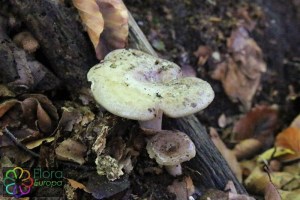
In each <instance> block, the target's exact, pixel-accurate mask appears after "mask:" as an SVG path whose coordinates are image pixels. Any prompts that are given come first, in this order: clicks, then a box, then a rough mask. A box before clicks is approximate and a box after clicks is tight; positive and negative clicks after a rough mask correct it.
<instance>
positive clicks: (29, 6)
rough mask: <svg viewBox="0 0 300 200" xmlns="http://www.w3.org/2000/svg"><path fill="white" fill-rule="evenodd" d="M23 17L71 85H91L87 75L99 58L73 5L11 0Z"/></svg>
mask: <svg viewBox="0 0 300 200" xmlns="http://www.w3.org/2000/svg"><path fill="white" fill-rule="evenodd" d="M10 3H11V5H12V6H13V8H14V9H15V12H16V14H17V15H18V16H19V19H20V20H22V21H23V22H24V23H25V24H26V26H27V29H28V30H30V31H31V32H32V33H33V35H34V36H35V38H36V39H37V40H38V42H39V44H40V46H41V48H42V51H43V54H44V55H45V56H46V58H47V62H49V63H50V65H51V68H52V70H53V72H54V73H55V74H56V75H57V76H58V77H59V78H60V80H62V81H63V82H64V83H65V85H66V86H68V87H69V88H74V87H81V86H88V83H87V78H86V74H87V72H88V70H89V68H91V67H92V66H93V65H94V64H96V63H97V62H98V61H97V60H96V56H95V52H94V50H93V47H92V45H91V43H90V41H89V39H88V37H87V34H86V33H84V31H83V27H82V25H81V24H80V21H78V20H77V19H78V15H77V13H76V10H75V9H73V8H67V7H66V6H65V5H63V4H62V3H61V1H58V0H57V1H56V0H10Z"/></svg>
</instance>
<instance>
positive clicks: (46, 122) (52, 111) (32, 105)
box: [20, 95, 58, 133]
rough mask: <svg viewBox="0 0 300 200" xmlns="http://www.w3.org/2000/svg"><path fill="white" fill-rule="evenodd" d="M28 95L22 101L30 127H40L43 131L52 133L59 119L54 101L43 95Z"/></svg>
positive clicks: (25, 119) (26, 120)
mask: <svg viewBox="0 0 300 200" xmlns="http://www.w3.org/2000/svg"><path fill="white" fill-rule="evenodd" d="M26 97H28V98H26V99H24V100H23V101H22V102H20V104H21V107H22V111H23V114H22V118H23V120H24V122H25V123H26V124H27V125H28V127H29V128H32V129H36V128H38V129H39V130H40V131H41V132H43V133H52V131H53V130H54V129H55V128H56V125H57V120H58V114H57V111H56V108H55V107H54V105H53V104H52V102H51V101H50V100H49V99H48V98H47V97H45V96H43V95H38V96H37V95H34V96H29V95H28V96H26ZM46 109H47V111H46Z"/></svg>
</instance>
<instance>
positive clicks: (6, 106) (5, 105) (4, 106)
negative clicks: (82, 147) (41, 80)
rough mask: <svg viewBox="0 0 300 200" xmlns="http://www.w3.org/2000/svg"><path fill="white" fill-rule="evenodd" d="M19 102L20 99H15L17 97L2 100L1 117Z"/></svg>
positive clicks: (0, 105) (0, 106)
mask: <svg viewBox="0 0 300 200" xmlns="http://www.w3.org/2000/svg"><path fill="white" fill-rule="evenodd" d="M17 103H18V100H15V99H11V100H7V101H4V102H2V103H1V104H0V118H1V117H2V116H3V115H4V114H5V113H6V112H7V111H8V110H9V109H11V108H12V107H13V106H14V105H16V104H17Z"/></svg>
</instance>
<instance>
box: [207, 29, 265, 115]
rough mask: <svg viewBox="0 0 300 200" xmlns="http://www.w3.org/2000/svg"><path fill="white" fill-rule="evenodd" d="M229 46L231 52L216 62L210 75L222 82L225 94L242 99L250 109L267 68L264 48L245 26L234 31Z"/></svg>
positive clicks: (236, 100)
mask: <svg viewBox="0 0 300 200" xmlns="http://www.w3.org/2000/svg"><path fill="white" fill-rule="evenodd" d="M227 47H228V51H229V52H231V53H232V56H227V58H226V60H225V61H224V62H221V63H219V64H217V67H216V69H215V70H214V71H213V72H212V75H211V77H212V78H213V79H216V80H219V81H221V82H222V85H223V88H224V90H225V92H226V94H227V95H228V97H229V98H230V99H231V100H232V101H233V102H238V101H239V102H241V103H242V105H243V107H244V108H245V109H246V110H248V109H250V108H251V102H252V98H253V97H254V95H255V93H256V90H257V89H258V86H259V83H260V78H261V74H262V73H263V72H265V71H266V64H265V62H264V61H263V55H262V51H261V49H260V48H259V46H258V45H257V44H256V42H255V41H254V40H253V39H251V38H250V37H249V35H248V33H247V31H246V29H245V28H243V27H239V28H237V29H235V30H233V31H232V33H231V36H230V38H229V39H228V41H227Z"/></svg>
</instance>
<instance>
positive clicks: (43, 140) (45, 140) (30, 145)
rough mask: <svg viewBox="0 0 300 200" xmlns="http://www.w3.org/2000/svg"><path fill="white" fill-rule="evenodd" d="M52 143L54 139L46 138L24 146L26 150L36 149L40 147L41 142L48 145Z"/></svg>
mask: <svg viewBox="0 0 300 200" xmlns="http://www.w3.org/2000/svg"><path fill="white" fill-rule="evenodd" d="M52 141H54V137H47V138H42V139H39V140H35V141H32V142H28V143H27V144H26V145H25V146H26V147H27V148H28V149H34V148H36V147H38V146H41V144H42V143H43V142H45V143H49V142H52Z"/></svg>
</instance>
